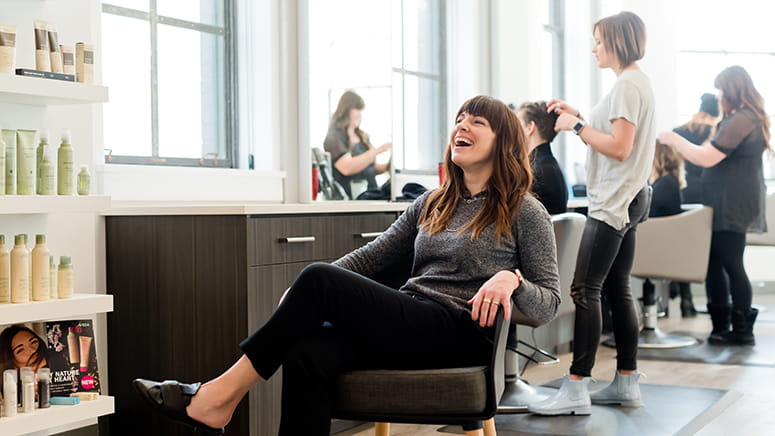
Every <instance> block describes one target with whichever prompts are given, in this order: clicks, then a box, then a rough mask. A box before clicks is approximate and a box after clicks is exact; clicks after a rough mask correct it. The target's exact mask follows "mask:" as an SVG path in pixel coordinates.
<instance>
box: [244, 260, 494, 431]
mask: <svg viewBox="0 0 775 436" xmlns="http://www.w3.org/2000/svg"><path fill="white" fill-rule="evenodd" d="M485 333H486V332H485V331H484V330H483V329H480V328H479V327H478V325H477V324H475V323H474V322H473V321H472V320H471V315H470V314H469V313H468V312H466V311H464V310H462V309H460V310H456V309H450V308H448V307H445V306H442V305H441V304H439V303H437V302H435V301H433V300H430V299H426V298H423V297H421V296H416V295H415V296H413V295H411V294H408V293H403V292H398V291H396V290H394V289H391V288H389V287H386V286H383V285H381V284H379V283H377V282H375V281H372V280H370V279H368V278H366V277H363V276H361V275H358V274H355V273H353V272H351V271H348V270H345V269H343V268H339V267H336V266H333V265H329V264H324V263H316V264H312V265H309V266H307V267H306V268H305V269H304V270H303V271H302V272H301V273H300V274H299V276H298V277H297V278H296V281H295V282H294V283H293V285H292V286H291V288H290V290H289V291H288V294H287V295H286V297H285V299H284V300H283V302H282V304H280V306H278V308H277V310H276V311H275V312H274V314H273V315H272V316H271V317H270V318H269V320H268V321H267V322H266V323H265V324H264V325H263V326H262V327H261V328H259V329H258V330H256V331H255V332H254V333H253V334H252V335H251V336H249V337H248V338H247V339H245V340H244V341H243V342H242V343H241V344H240V347H241V348H242V351H243V352H244V353H245V355H246V356H247V357H248V359H249V360H250V362H251V363H252V364H253V367H254V368H255V369H256V372H258V374H259V375H260V376H261V378H263V379H265V380H266V379H268V378H269V377H271V376H272V374H274V373H275V371H277V369H279V367H280V366H282V367H283V392H282V417H281V419H280V435H310V436H315V435H321V436H323V435H325V436H328V434H329V432H330V425H331V424H330V423H331V413H332V408H333V405H334V403H335V400H336V398H335V395H336V382H337V379H338V377H339V375H340V374H341V373H343V372H346V371H351V370H355V369H378V368H381V369H427V368H445V367H457V366H469V365H482V364H485V363H486V362H488V361H489V359H490V358H491V352H492V345H491V342H490V341H488V336H487V335H486V334H485Z"/></svg>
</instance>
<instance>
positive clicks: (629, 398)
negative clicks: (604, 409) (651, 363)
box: [589, 371, 643, 407]
mask: <svg viewBox="0 0 775 436" xmlns="http://www.w3.org/2000/svg"><path fill="white" fill-rule="evenodd" d="M640 376H641V373H639V372H636V373H634V374H630V375H622V374H619V371H616V375H614V381H612V382H611V384H609V385H608V386H606V387H604V388H603V389H600V390H599V391H595V392H592V393H591V394H590V395H589V396H590V398H591V399H592V403H594V404H618V405H621V406H624V407H641V406H642V405H643V399H642V398H641V396H640V387H639V386H638V379H639V378H640Z"/></svg>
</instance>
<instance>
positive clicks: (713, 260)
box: [705, 231, 753, 313]
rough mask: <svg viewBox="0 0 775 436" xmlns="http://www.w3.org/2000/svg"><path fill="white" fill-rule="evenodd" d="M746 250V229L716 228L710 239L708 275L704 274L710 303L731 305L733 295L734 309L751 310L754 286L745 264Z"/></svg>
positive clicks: (712, 304) (711, 304)
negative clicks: (743, 231)
mask: <svg viewBox="0 0 775 436" xmlns="http://www.w3.org/2000/svg"><path fill="white" fill-rule="evenodd" d="M744 252H745V233H738V232H729V231H718V232H713V236H712V237H711V240H710V258H709V260H708V275H707V276H706V278H705V290H706V292H707V295H708V305H709V307H710V306H723V307H729V297H730V296H731V297H732V306H733V309H734V310H736V311H739V312H741V313H748V310H749V309H750V308H751V301H752V299H753V290H752V288H751V282H750V280H748V274H746V272H745V265H744V264H743V253H744ZM728 311H729V309H727V312H728Z"/></svg>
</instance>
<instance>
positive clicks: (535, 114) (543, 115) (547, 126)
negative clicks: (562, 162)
mask: <svg viewBox="0 0 775 436" xmlns="http://www.w3.org/2000/svg"><path fill="white" fill-rule="evenodd" d="M520 113H521V114H522V117H523V118H524V119H525V122H526V123H528V124H529V123H530V122H533V123H535V125H536V128H537V129H538V134H539V135H540V136H541V139H543V140H544V141H546V142H552V141H554V138H555V137H556V136H557V131H555V130H554V124H555V123H556V122H557V117H558V114H557V112H548V111H547V109H546V102H545V101H543V100H542V101H535V102H525V103H522V104H521V105H520V106H519V109H517V114H520Z"/></svg>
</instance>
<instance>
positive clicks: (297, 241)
mask: <svg viewBox="0 0 775 436" xmlns="http://www.w3.org/2000/svg"><path fill="white" fill-rule="evenodd" d="M280 242H285V243H286V244H300V243H303V242H315V237H314V236H291V237H288V238H280Z"/></svg>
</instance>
